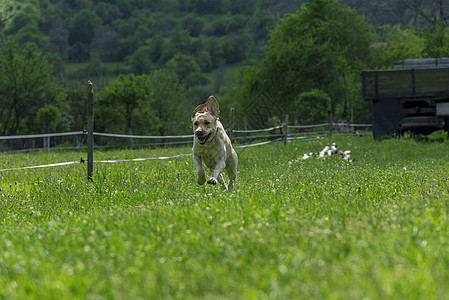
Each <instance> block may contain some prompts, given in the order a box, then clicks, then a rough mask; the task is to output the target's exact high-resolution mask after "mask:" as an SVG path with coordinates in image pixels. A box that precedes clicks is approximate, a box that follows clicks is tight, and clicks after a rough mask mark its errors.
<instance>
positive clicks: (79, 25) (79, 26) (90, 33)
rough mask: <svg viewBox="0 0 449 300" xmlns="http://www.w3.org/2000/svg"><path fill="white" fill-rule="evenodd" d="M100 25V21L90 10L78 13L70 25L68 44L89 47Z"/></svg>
mask: <svg viewBox="0 0 449 300" xmlns="http://www.w3.org/2000/svg"><path fill="white" fill-rule="evenodd" d="M100 25H101V19H100V18H99V17H98V16H97V15H96V14H95V12H93V11H92V10H90V9H83V10H81V11H79V12H78V13H77V14H75V16H73V20H72V22H71V24H70V28H69V44H70V45H73V44H75V43H77V42H79V43H83V44H85V45H89V44H90V43H91V42H92V40H93V38H94V36H95V32H96V30H97V29H98V27H99V26H100Z"/></svg>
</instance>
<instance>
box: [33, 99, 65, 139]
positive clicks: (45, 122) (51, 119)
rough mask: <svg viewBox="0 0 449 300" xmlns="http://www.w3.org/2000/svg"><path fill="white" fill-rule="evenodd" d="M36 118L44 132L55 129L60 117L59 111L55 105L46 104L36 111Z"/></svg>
mask: <svg viewBox="0 0 449 300" xmlns="http://www.w3.org/2000/svg"><path fill="white" fill-rule="evenodd" d="M36 119H37V123H38V125H40V127H41V128H42V129H43V130H44V132H50V131H56V125H57V124H58V122H59V120H60V119H61V112H60V111H59V109H58V108H57V107H56V106H54V105H52V104H46V105H45V106H44V107H41V108H40V109H39V110H38V111H37V115H36Z"/></svg>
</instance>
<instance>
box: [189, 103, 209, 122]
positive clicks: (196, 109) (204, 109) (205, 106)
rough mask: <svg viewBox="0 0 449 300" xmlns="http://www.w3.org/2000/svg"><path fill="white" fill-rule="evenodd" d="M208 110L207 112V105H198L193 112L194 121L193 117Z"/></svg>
mask: <svg viewBox="0 0 449 300" xmlns="http://www.w3.org/2000/svg"><path fill="white" fill-rule="evenodd" d="M206 110H207V103H204V104H201V105H198V106H197V107H196V108H195V109H194V110H193V112H192V119H193V117H195V114H196V113H199V112H205V111H206Z"/></svg>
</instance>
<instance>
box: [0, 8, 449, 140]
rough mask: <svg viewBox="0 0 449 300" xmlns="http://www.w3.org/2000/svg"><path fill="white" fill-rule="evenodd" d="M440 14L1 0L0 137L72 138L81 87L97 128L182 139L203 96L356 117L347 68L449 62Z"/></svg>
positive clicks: (444, 16) (365, 109)
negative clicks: (262, 100) (59, 134)
mask: <svg viewBox="0 0 449 300" xmlns="http://www.w3.org/2000/svg"><path fill="white" fill-rule="evenodd" d="M448 17H449V7H448V4H447V3H446V1H440V0H427V1H415V0H413V1H405V0H394V1H387V0H369V1H363V3H361V2H360V1H352V0H345V1H341V2H340V1H337V0H308V1H305V0H304V1H299V0H282V1H274V0H245V1H242V0H217V1H206V0H169V1H166V0H164V1H162V0H110V1H100V0H78V1H69V0H3V1H1V3H0V29H1V40H2V41H1V51H0V78H1V83H0V94H1V95H2V100H1V101H2V105H1V111H0V117H1V119H2V124H1V127H0V129H1V133H0V134H2V135H12V134H26V133H40V132H45V131H48V130H50V131H65V130H80V129H82V128H84V127H85V116H84V114H85V88H86V86H85V85H86V83H87V80H88V79H90V80H92V81H93V82H94V85H95V91H96V95H97V97H96V99H97V105H96V114H97V116H98V117H97V121H96V122H95V126H96V130H99V131H107V132H115V133H129V132H133V133H136V134H137V133H139V134H166V133H170V134H176V133H180V132H183V133H185V132H188V131H189V129H190V125H189V120H188V116H189V112H190V111H191V109H192V107H194V106H195V105H196V104H198V103H200V102H202V101H203V100H204V99H205V98H206V97H207V96H208V95H210V94H215V95H216V96H218V97H219V101H220V104H221V105H222V111H226V109H227V108H229V107H230V106H235V107H237V110H236V112H237V114H238V116H239V117H240V118H243V117H244V114H245V113H246V111H247V109H248V107H247V105H248V103H249V102H251V101H252V100H253V99H256V100H257V95H258V94H260V93H265V95H268V96H269V98H270V99H271V100H272V102H273V103H275V104H276V105H277V106H278V107H279V108H280V109H279V111H283V112H286V111H289V112H292V113H297V115H298V116H299V117H298V118H297V120H298V122H308V121H312V120H313V121H319V119H320V118H324V115H323V109H320V108H319V107H318V106H317V103H321V102H320V101H324V102H323V103H324V104H323V105H326V107H327V108H325V109H324V111H326V110H328V111H329V113H330V112H332V113H333V114H334V115H335V116H338V117H340V118H344V119H348V118H349V114H350V112H351V113H353V114H354V119H355V120H360V121H369V113H370V111H369V110H370V108H369V105H368V104H367V103H364V102H363V100H362V99H361V93H360V78H359V72H360V70H362V69H366V68H388V67H389V66H391V63H392V62H393V61H396V60H401V59H406V58H419V57H443V56H449V46H448V45H449V29H448V24H447V22H448V20H449V19H448ZM20 74H22V75H23V76H20ZM39 74H40V75H39ZM25 75H26V76H25ZM131 98H132V99H131ZM326 99H329V103H328V104H326V103H327V100H326ZM127 105H128V106H129V105H131V106H132V109H129V110H128V111H127V110H126V107H127ZM309 108H310V109H309ZM326 114H327V113H326ZM326 114H325V115H326ZM38 116H39V117H38ZM183 116H187V117H184V118H183ZM223 117H224V118H226V115H223Z"/></svg>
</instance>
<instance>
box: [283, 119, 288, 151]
mask: <svg viewBox="0 0 449 300" xmlns="http://www.w3.org/2000/svg"><path fill="white" fill-rule="evenodd" d="M287 139H288V114H286V115H285V126H284V146H287Z"/></svg>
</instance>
